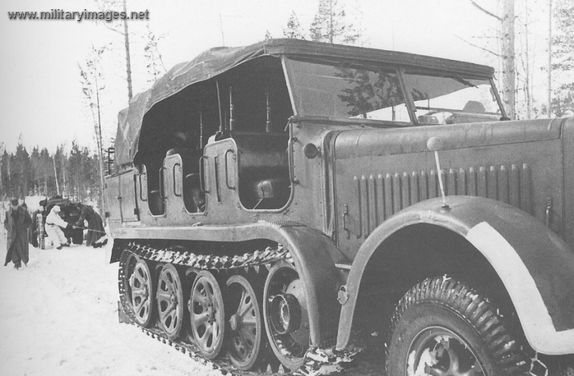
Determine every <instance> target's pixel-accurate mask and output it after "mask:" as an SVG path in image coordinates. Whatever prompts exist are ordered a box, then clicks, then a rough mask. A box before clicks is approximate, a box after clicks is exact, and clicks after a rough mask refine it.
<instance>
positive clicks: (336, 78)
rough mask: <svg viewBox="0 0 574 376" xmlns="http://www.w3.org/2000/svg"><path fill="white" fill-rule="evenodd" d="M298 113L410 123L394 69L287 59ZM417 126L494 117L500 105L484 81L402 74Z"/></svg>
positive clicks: (485, 119)
mask: <svg viewBox="0 0 574 376" xmlns="http://www.w3.org/2000/svg"><path fill="white" fill-rule="evenodd" d="M285 66H286V69H287V74H288V77H289V83H290V85H291V89H292V95H293V101H294V107H295V110H296V113H297V114H298V115H303V116H306V115H311V116H327V117H333V118H364V119H374V120H383V121H393V122H404V123H410V122H411V119H410V117H409V113H408V110H407V106H406V104H405V102H406V100H405V96H404V93H403V92H402V90H401V85H400V81H399V77H398V72H397V71H396V70H394V69H393V68H388V67H381V66H378V67H375V66H357V65H350V64H339V65H335V64H333V63H331V62H309V61H300V60H294V59H286V60H285ZM403 76H404V80H405V87H406V89H407V91H408V92H409V94H410V96H411V98H412V100H413V101H414V108H415V110H416V116H417V119H418V122H419V123H420V124H423V125H426V124H452V123H462V122H475V121H489V120H498V119H500V117H501V111H500V107H499V105H498V102H497V100H496V97H495V96H494V95H493V88H492V86H491V83H490V81H489V80H487V79H473V78H465V77H462V76H459V75H454V74H453V75H448V76H447V75H442V76H436V75H435V76H432V75H429V74H421V73H419V72H409V71H407V72H405V73H404V75H403Z"/></svg>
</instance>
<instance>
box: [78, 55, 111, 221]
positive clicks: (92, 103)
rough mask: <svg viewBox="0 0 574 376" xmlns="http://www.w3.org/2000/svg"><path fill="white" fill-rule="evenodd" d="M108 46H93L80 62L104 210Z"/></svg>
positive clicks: (81, 78)
mask: <svg viewBox="0 0 574 376" xmlns="http://www.w3.org/2000/svg"><path fill="white" fill-rule="evenodd" d="M105 50H106V47H99V48H95V47H93V46H92V51H91V54H90V56H89V57H88V58H87V59H86V60H85V62H84V64H78V67H79V69H80V84H81V85H82V93H83V94H84V98H85V100H86V102H87V104H88V106H89V108H90V113H91V115H92V120H93V122H94V131H95V132H94V133H95V136H96V145H97V148H98V154H97V155H98V159H99V161H98V164H99V170H100V171H99V172H100V210H101V211H102V212H103V211H104V158H103V143H102V123H101V107H100V91H101V90H102V89H103V88H104V85H103V76H102V70H101V66H100V64H101V59H102V55H103V53H104V51H105Z"/></svg>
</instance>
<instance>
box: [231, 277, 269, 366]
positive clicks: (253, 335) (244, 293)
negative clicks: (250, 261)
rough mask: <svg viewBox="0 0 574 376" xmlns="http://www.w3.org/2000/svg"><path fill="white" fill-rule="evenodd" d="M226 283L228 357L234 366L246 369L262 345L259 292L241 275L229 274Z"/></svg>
mask: <svg viewBox="0 0 574 376" xmlns="http://www.w3.org/2000/svg"><path fill="white" fill-rule="evenodd" d="M226 285H227V294H226V295H227V297H228V298H227V300H226V305H225V307H226V311H227V315H228V320H227V322H228V330H229V332H228V333H227V337H228V338H227V340H228V348H229V359H230V360H231V362H232V363H233V365H234V366H235V367H237V368H239V369H241V370H250V369H252V368H254V367H255V365H256V364H257V361H258V360H259V359H260V358H261V355H262V352H263V349H264V347H265V346H264V341H265V340H266V337H265V333H264V324H263V314H262V309H261V304H260V299H261V294H257V293H256V292H255V291H256V288H257V286H256V285H252V283H251V281H250V280H249V279H247V278H246V277H244V276H242V275H232V276H231V277H229V279H228V280H227V282H226ZM259 291H260V290H259Z"/></svg>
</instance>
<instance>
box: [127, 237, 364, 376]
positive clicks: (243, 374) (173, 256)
mask: <svg viewBox="0 0 574 376" xmlns="http://www.w3.org/2000/svg"><path fill="white" fill-rule="evenodd" d="M131 256H137V257H139V258H142V259H145V260H148V261H152V262H157V263H171V264H174V265H178V266H184V267H187V268H191V269H195V270H198V271H200V270H209V271H211V272H230V271H232V272H233V271H238V270H245V271H247V270H249V269H251V268H253V269H254V270H255V271H256V272H257V273H260V272H261V271H262V270H261V268H265V269H269V268H270V267H271V266H273V264H275V263H277V262H279V261H282V260H284V261H287V262H289V263H292V264H293V263H294V262H293V258H292V256H291V255H290V253H289V251H288V250H287V249H285V248H284V247H283V246H281V245H279V246H277V247H267V248H265V250H263V251H259V250H258V251H254V252H248V253H244V254H243V255H235V256H215V255H202V254H197V253H194V252H191V251H189V250H186V249H183V248H180V247H178V248H164V249H156V248H152V247H149V246H147V245H141V244H138V243H136V242H131V243H129V244H128V247H127V249H125V250H124V252H122V255H121V258H120V262H119V271H118V290H119V298H120V299H119V305H120V307H119V309H121V310H122V311H123V313H124V314H125V316H127V318H128V321H129V323H130V324H132V325H134V326H136V327H138V328H140V329H141V330H142V332H144V333H145V334H146V335H148V336H150V337H152V338H154V339H156V340H158V341H160V342H162V343H164V344H166V345H168V346H172V347H174V348H175V349H176V350H178V351H180V352H182V353H184V354H187V355H189V357H190V358H192V359H193V360H195V361H197V362H199V363H201V364H205V365H209V366H211V367H212V368H213V369H216V370H219V371H221V373H222V374H224V375H234V376H256V375H280V374H288V375H293V376H311V375H318V374H321V375H325V374H329V373H334V372H339V371H341V370H342V369H343V368H345V367H346V366H347V365H348V364H350V363H351V362H352V361H353V359H354V357H355V355H356V354H357V352H354V351H335V350H333V349H319V348H317V347H311V348H309V350H308V351H307V353H306V354H305V363H304V365H303V366H302V367H300V368H299V369H297V370H296V371H293V372H287V371H285V370H284V369H283V367H282V366H279V367H277V366H275V367H272V366H271V364H272V362H266V366H265V367H262V368H261V369H260V370H258V371H242V370H238V369H236V368H235V367H234V366H233V365H232V364H231V362H230V361H229V360H228V358H227V356H222V357H218V358H216V359H215V360H208V359H205V358H203V357H201V355H200V353H199V351H198V349H197V347H196V346H195V345H194V344H193V343H192V342H189V341H186V340H185V338H184V339H180V340H177V341H172V340H170V339H169V338H168V337H167V335H166V334H165V333H163V331H162V330H160V329H159V328H158V327H153V328H143V327H141V326H139V325H137V324H136V322H135V315H134V312H133V309H132V307H131V304H130V302H129V298H128V296H127V286H126V283H127V281H128V277H129V276H127V275H126V273H127V267H126V266H127V262H128V260H129V259H130V257H131Z"/></svg>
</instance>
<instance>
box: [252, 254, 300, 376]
mask: <svg viewBox="0 0 574 376" xmlns="http://www.w3.org/2000/svg"><path fill="white" fill-rule="evenodd" d="M263 296H264V305H263V314H264V318H265V320H264V321H265V329H266V330H267V338H268V339H269V343H270V345H271V349H272V350H273V353H274V354H275V356H276V357H277V359H278V360H279V361H280V362H281V364H283V365H284V366H285V367H287V368H289V369H292V370H294V369H297V368H299V367H301V366H302V365H303V363H304V360H305V353H306V351H307V349H308V348H309V314H308V311H307V300H306V298H305V290H304V286H303V282H302V281H301V280H300V279H299V274H298V273H297V271H296V270H295V268H294V267H293V266H292V265H291V264H289V263H287V262H284V261H282V262H279V263H278V264H276V265H275V266H273V267H272V268H271V270H270V271H269V274H268V275H267V279H266V281H265V290H264V293H263Z"/></svg>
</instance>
